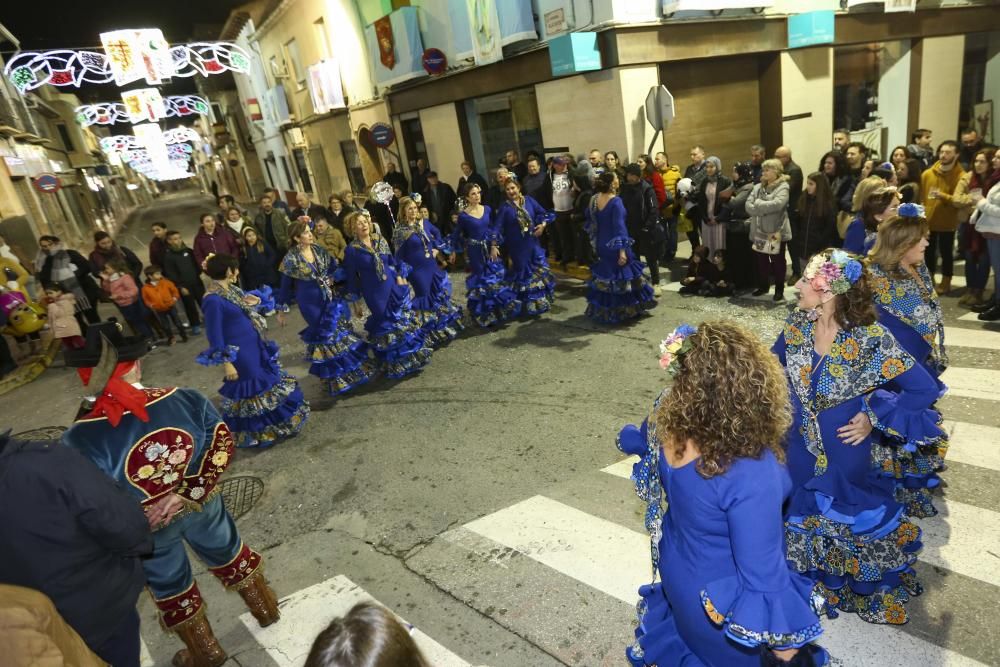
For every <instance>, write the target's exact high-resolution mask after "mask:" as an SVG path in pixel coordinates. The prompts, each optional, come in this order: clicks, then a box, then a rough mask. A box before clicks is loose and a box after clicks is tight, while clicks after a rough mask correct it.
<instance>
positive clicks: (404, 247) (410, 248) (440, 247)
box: [393, 220, 464, 347]
mask: <svg viewBox="0 0 1000 667" xmlns="http://www.w3.org/2000/svg"><path fill="white" fill-rule="evenodd" d="M393 245H394V246H395V247H396V260H397V261H398V262H400V263H401V264H405V265H409V266H410V267H411V270H410V275H409V277H408V278H407V280H408V281H409V283H410V286H411V287H412V288H413V312H414V314H415V315H416V317H417V319H418V320H419V321H420V324H421V329H423V331H424V334H425V336H426V343H427V344H428V345H429V346H431V347H439V346H441V345H444V344H445V343H447V342H449V341H451V340H453V339H454V338H455V337H456V336H458V332H459V331H461V330H462V329H463V328H464V326H463V324H462V307H461V306H459V305H457V304H455V303H454V302H453V301H452V300H451V280H449V279H448V272H447V271H445V270H444V269H443V268H441V267H440V266H438V263H437V259H436V258H435V257H434V250H437V251H438V252H440V253H442V254H444V255H448V254H451V249H450V247H449V246H448V244H447V243H445V241H444V239H443V238H442V237H441V232H439V231H438V228H437V227H435V226H434V225H433V224H431V222H430V221H429V220H422V221H420V222H417V223H416V224H413V225H405V224H400V225H396V231H395V237H394V239H393Z"/></svg>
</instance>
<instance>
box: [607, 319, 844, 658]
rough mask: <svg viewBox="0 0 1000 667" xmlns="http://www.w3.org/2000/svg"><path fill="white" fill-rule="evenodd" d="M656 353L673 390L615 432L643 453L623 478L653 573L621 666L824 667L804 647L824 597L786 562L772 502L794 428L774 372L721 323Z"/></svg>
mask: <svg viewBox="0 0 1000 667" xmlns="http://www.w3.org/2000/svg"><path fill="white" fill-rule="evenodd" d="M660 349H661V354H662V355H663V356H662V357H661V359H660V366H661V367H663V368H665V369H666V370H667V372H668V373H669V374H670V375H671V376H672V377H673V378H674V381H673V385H672V386H671V387H670V388H668V389H667V390H664V392H663V393H661V394H660V396H659V398H658V399H657V400H656V403H654V405H653V410H652V413H651V414H650V416H649V417H648V418H647V419H646V420H645V421H644V422H643V424H642V425H641V426H640V427H635V426H626V427H625V428H624V429H622V431H621V433H620V435H619V436H618V447H619V448H620V449H621V450H622V451H623V452H625V453H626V454H636V455H638V456H639V457H641V460H640V461H639V462H638V463H636V464H635V467H634V469H633V473H632V479H633V480H634V481H635V484H636V492H637V493H638V495H639V497H640V498H642V499H643V500H644V501H646V515H645V522H646V528H647V529H648V530H649V533H650V550H651V555H652V560H653V572H654V581H653V583H651V584H649V585H645V586H642V587H641V588H640V589H639V595H640V601H639V604H638V613H639V626H638V628H637V629H636V631H635V637H636V639H635V642H634V643H633V644H632V645H631V646H629V647H628V649H627V650H626V657H627V658H628V660H629V662H630V663H631V664H632V665H633V666H634V667H640V666H642V665H657V666H658V667H758V666H759V665H794V666H796V667H808V666H819V665H825V664H827V663H828V656H827V654H826V652H825V651H824V650H823V649H822V648H820V647H819V646H817V645H816V644H814V643H812V642H814V641H815V640H816V638H817V637H818V636H819V635H820V634H821V633H822V631H823V629H822V627H821V626H820V621H819V617H818V615H817V614H818V610H819V605H820V604H821V603H822V600H821V599H819V598H818V596H816V595H815V594H814V593H813V582H812V581H810V580H809V579H808V578H807V577H804V576H801V575H799V574H797V573H794V572H792V571H790V570H789V569H788V567H787V565H786V563H785V554H784V550H783V542H782V532H783V525H782V516H781V505H782V502H783V500H784V499H785V498H786V497H787V496H788V493H789V492H790V490H791V486H792V483H791V480H790V479H789V477H788V473H787V471H786V470H785V467H784V465H783V464H782V463H783V460H784V455H785V454H784V450H783V449H782V446H781V441H782V438H783V436H784V433H785V429H786V428H787V427H788V424H789V423H790V422H791V419H790V414H789V406H788V387H787V383H786V382H785V379H784V376H783V374H782V369H781V366H780V365H779V364H778V363H777V360H776V359H775V358H774V356H773V355H772V354H770V353H769V352H768V350H767V348H766V347H765V346H764V345H763V344H762V343H761V342H760V340H759V339H758V338H757V336H756V335H755V334H753V333H752V332H750V331H748V330H746V329H744V328H742V327H740V326H738V325H736V324H734V323H731V322H705V323H703V324H701V325H700V326H699V327H698V328H697V329H694V328H693V327H690V326H687V325H682V326H681V327H678V328H677V329H676V330H675V331H674V332H673V333H672V334H671V335H670V336H669V337H668V338H667V339H666V340H665V341H663V343H662V345H661V347H660ZM719 378H725V382H720V381H719ZM664 501H666V502H665V504H666V510H665V511H664V509H663V507H664ZM656 574H659V576H660V581H659V582H656Z"/></svg>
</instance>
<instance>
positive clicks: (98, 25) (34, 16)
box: [0, 0, 245, 101]
mask: <svg viewBox="0 0 1000 667" xmlns="http://www.w3.org/2000/svg"><path fill="white" fill-rule="evenodd" d="M243 2H245V0H198V1H191V0H152V1H150V0H131V1H122V0H105V1H103V2H94V1H93V0H90V1H87V0H53V1H51V2H45V1H44V0H33V1H31V0H0V6H2V9H0V23H2V24H3V25H4V26H5V27H6V28H7V30H9V31H10V32H11V33H13V35H14V36H15V37H16V38H17V39H18V40H19V41H20V42H21V48H22V49H23V50H25V51H34V50H46V49H59V48H73V47H76V48H87V47H90V48H93V47H95V46H96V47H98V48H99V47H100V43H101V40H100V33H102V32H107V31H109V30H118V29H122V28H160V29H161V30H162V31H163V36H164V37H165V38H166V39H167V41H168V42H171V43H183V42H189V41H195V40H196V39H200V40H205V41H210V40H214V39H216V38H218V35H219V32H220V31H221V29H222V24H223V23H225V21H226V18H227V17H228V16H229V12H230V10H231V9H232V8H233V7H238V6H239V5H241V4H243ZM12 48H13V47H12V45H11V44H3V45H2V46H0V49H2V50H3V51H4V57H5V58H9V57H10V55H11V54H10V50H11V49H12ZM104 88H105V87H104V86H88V87H86V88H83V89H80V90H79V91H76V92H77V94H78V95H79V96H80V97H81V98H82V99H85V100H91V101H92V100H96V99H100V98H103V97H107V95H108V93H109V92H110V93H111V94H112V95H113V94H114V88H111V89H110V91H106V90H102V89H104ZM193 90H194V86H193V84H192V83H191V82H190V81H188V80H183V79H181V80H179V81H178V83H177V84H174V85H169V86H167V87H166V88H165V89H164V92H170V93H180V92H193Z"/></svg>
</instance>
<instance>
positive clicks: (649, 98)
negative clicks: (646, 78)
mask: <svg viewBox="0 0 1000 667" xmlns="http://www.w3.org/2000/svg"><path fill="white" fill-rule="evenodd" d="M646 120H648V121H649V124H650V125H652V126H653V127H654V128H656V129H657V130H665V129H667V128H668V127H670V123H672V122H673V120H674V96H673V95H671V94H670V91H669V90H667V87H666V86H663V85H660V86H653V87H652V88H650V89H649V94H648V95H646Z"/></svg>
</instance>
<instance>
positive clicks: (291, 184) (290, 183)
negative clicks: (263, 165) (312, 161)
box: [281, 155, 295, 188]
mask: <svg viewBox="0 0 1000 667" xmlns="http://www.w3.org/2000/svg"><path fill="white" fill-rule="evenodd" d="M281 169H282V171H284V172H285V183H288V187H290V188H294V187H295V179H294V178H292V172H291V171H290V170H289V169H288V158H286V157H285V156H284V155H282V156H281Z"/></svg>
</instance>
